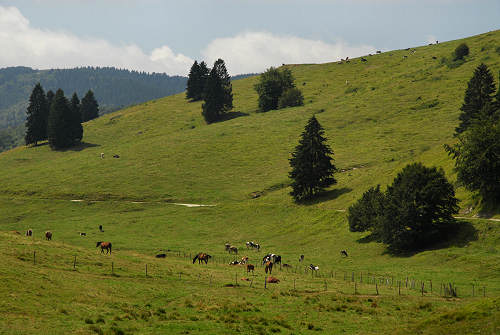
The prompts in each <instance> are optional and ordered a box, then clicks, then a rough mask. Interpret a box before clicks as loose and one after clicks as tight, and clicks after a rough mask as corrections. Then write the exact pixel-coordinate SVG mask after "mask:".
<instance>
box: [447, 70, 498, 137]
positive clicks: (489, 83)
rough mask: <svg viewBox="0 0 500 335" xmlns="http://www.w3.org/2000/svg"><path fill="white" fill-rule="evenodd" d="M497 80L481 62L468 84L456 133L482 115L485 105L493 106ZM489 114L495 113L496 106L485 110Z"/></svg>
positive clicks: (461, 131)
mask: <svg viewBox="0 0 500 335" xmlns="http://www.w3.org/2000/svg"><path fill="white" fill-rule="evenodd" d="M494 93H495V81H494V78H493V75H492V74H491V72H490V70H489V69H488V67H487V66H486V65H485V64H480V65H479V66H478V67H477V68H476V70H475V71H474V75H473V76H472V78H471V79H470V80H469V83H468V84H467V90H466V91H465V97H464V103H463V104H462V107H461V108H460V110H461V111H462V113H461V114H460V116H459V120H460V124H459V126H458V127H457V128H456V129H455V135H458V134H460V133H463V132H464V131H465V130H467V128H468V127H469V126H470V125H471V124H472V122H473V120H474V119H477V118H478V117H479V116H480V113H481V111H483V109H484V108H485V106H490V107H493V106H494V104H493V94H494ZM485 113H486V114H487V115H489V114H492V113H494V108H489V110H485Z"/></svg>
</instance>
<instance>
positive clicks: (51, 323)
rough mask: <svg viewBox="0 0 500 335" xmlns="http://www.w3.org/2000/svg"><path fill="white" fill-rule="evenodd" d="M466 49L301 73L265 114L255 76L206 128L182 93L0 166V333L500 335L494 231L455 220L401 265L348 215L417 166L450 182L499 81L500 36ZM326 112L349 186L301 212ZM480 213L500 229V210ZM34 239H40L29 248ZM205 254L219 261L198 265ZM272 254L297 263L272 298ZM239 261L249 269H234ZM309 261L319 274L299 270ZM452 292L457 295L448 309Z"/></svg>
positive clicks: (498, 237) (499, 262)
mask: <svg viewBox="0 0 500 335" xmlns="http://www.w3.org/2000/svg"><path fill="white" fill-rule="evenodd" d="M465 41H466V43H467V44H468V45H469V47H470V49H471V55H470V58H469V59H467V62H465V63H464V64H462V65H461V66H459V67H455V68H450V67H448V66H447V65H446V64H445V63H443V62H441V61H440V58H441V57H449V56H450V55H451V52H452V51H453V49H454V48H455V47H456V45H458V44H459V43H460V42H461V41H451V42H446V43H440V44H439V45H432V46H425V47H419V48H414V49H415V50H416V52H414V53H409V52H408V51H407V50H396V51H388V52H384V53H382V54H379V55H374V56H371V57H370V56H366V57H365V58H366V59H367V61H366V62H361V61H360V59H352V60H351V62H350V63H348V64H346V63H344V64H338V63H328V64H321V65H288V67H290V69H291V70H292V72H293V74H294V76H295V78H296V84H297V87H299V88H300V89H301V90H302V91H303V93H304V97H305V106H303V107H298V108H288V109H284V110H279V111H270V112H268V113H257V112H256V110H257V96H256V93H255V91H254V90H253V85H254V84H255V83H256V81H257V79H256V78H247V79H244V80H240V81H236V82H234V83H233V92H234V98H235V101H234V105H235V108H234V113H233V114H232V116H233V118H232V119H230V120H227V121H225V122H220V123H216V124H212V125H209V126H207V125H205V124H204V123H203V119H202V117H201V114H200V110H201V104H199V103H187V102H186V101H185V100H184V95H182V94H181V95H177V96H173V97H168V98H165V99H158V100H156V101H151V102H148V103H145V104H142V105H138V106H134V107H131V108H128V109H125V110H122V111H118V112H116V113H113V114H110V115H105V116H103V117H101V118H98V119H96V120H93V121H90V122H88V123H86V124H84V128H85V134H84V142H85V143H84V144H83V145H82V146H81V147H79V148H76V149H72V150H67V151H64V152H53V151H50V149H49V148H48V146H46V145H42V146H39V147H36V148H17V149H14V150H11V151H9V152H5V153H2V154H0V168H1V169H2V171H4V176H3V178H2V179H1V180H0V189H1V190H2V195H1V196H0V208H2V215H1V217H0V230H1V232H0V240H1V241H0V280H1V282H2V285H0V296H2V297H7V298H6V299H5V298H4V299H0V333H6V334H25V333H39V334H54V333H60V334H63V333H74V334H95V333H97V334H155V333H172V334H181V333H182V334H234V333H237V332H239V333H245V334H271V333H283V334H310V333H328V334H332V333H335V334H337V333H345V334H380V333H389V332H392V333H396V334H398V333H400V334H408V333H420V334H445V333H456V334H470V333H474V332H481V333H484V334H495V333H498V331H499V327H500V325H499V321H498V320H500V280H499V279H498V278H500V253H499V249H498V245H499V242H500V225H499V223H498V222H497V221H490V220H485V219H484V220H482V219H463V220H460V221H459V224H458V225H457V227H456V229H454V231H453V232H451V234H450V238H449V239H447V240H443V241H442V243H440V244H439V245H436V246H434V247H433V248H429V249H427V250H422V251H420V252H418V253H415V254H409V255H403V256H393V255H390V254H388V253H386V251H385V246H384V245H381V244H380V243H376V242H374V241H370V240H369V238H368V237H367V236H366V234H362V233H350V232H349V230H348V225H347V221H346V213H345V210H346V209H347V208H348V206H349V205H350V204H352V203H353V201H355V200H356V199H357V198H358V197H359V196H360V195H361V194H362V193H363V192H364V191H365V190H366V189H368V188H369V187H370V186H374V185H376V184H381V185H382V188H385V185H387V184H388V183H390V182H391V181H392V179H393V178H394V176H395V175H396V174H397V172H398V171H399V170H400V169H401V168H402V167H403V166H404V165H406V164H407V163H409V162H413V161H422V162H424V164H426V165H438V166H442V167H443V168H444V169H445V171H446V173H447V177H448V178H450V180H452V181H454V178H455V177H454V175H453V173H452V167H453V162H452V161H451V160H450V159H449V158H448V157H447V155H446V153H445V152H444V150H443V144H444V143H452V142H453V137H452V134H453V130H454V128H455V126H456V125H457V118H458V114H459V107H460V105H461V103H462V99H463V92H464V90H465V87H466V84H467V81H468V80H469V78H470V77H471V76H472V72H473V70H474V68H475V67H476V66H477V65H478V64H479V63H480V62H485V63H486V64H487V65H488V66H489V67H490V69H491V70H492V72H493V73H494V75H495V79H496V80H497V83H498V70H499V69H500V55H499V54H498V53H497V52H496V51H495V50H496V47H497V46H498V45H500V32H499V31H495V32H490V33H486V34H482V35H478V36H475V37H471V38H468V39H466V40H465ZM412 49H413V48H412ZM403 56H407V57H406V58H405V57H403ZM433 57H436V59H433ZM346 80H347V81H348V83H347V84H346ZM313 113H316V116H317V118H318V120H319V122H320V123H321V124H322V125H323V127H324V128H325V135H326V137H327V138H328V139H329V144H330V145H331V147H332V149H333V151H334V153H335V154H334V158H335V164H336V166H337V167H338V168H339V170H342V172H339V173H338V174H337V175H336V179H337V180H338V184H337V185H334V186H333V187H331V189H329V190H328V191H327V192H326V193H325V194H324V195H323V196H322V197H321V198H320V199H318V200H317V201H313V202H310V203H307V204H304V205H297V204H295V203H293V201H292V200H291V197H290V196H289V195H288V193H289V192H290V188H289V187H288V183H289V181H288V178H287V174H288V171H289V166H288V158H289V157H290V152H291V151H292V150H293V148H294V147H295V145H296V144H297V141H298V138H299V135H300V133H301V132H302V130H303V127H304V125H305V122H306V120H307V119H308V118H309V117H310V116H311V115H312V114H313ZM101 152H103V153H104V154H105V155H104V157H103V158H101V156H100V153H101ZM113 155H119V158H113ZM256 194H257V195H259V196H258V197H255V195H256ZM457 194H458V196H459V198H460V199H461V203H460V205H461V208H462V210H461V214H460V215H461V216H471V215H473V214H477V213H478V212H479V210H480V209H479V207H478V206H477V200H475V198H474V197H473V195H471V194H470V193H468V192H466V191H465V190H464V189H462V188H460V187H459V188H458V189H457ZM72 200H81V201H72ZM174 203H188V204H204V205H213V206H211V207H185V206H178V205H175V204H174ZM483 214H488V216H489V217H492V218H497V219H498V218H499V217H500V216H499V211H498V208H496V209H495V208H493V209H489V212H488V213H483ZM99 225H102V226H103V232H100V231H99V228H98V227H99ZM29 228H31V229H33V236H32V237H26V236H24V232H25V231H26V230H27V229H29ZM49 230H50V231H51V232H52V233H53V236H52V240H51V241H46V240H45V238H44V233H45V231H49ZM13 231H19V232H20V234H16V233H14V232H13ZM80 232H85V236H81V235H80V234H79V233H80ZM98 241H110V242H112V244H113V252H112V254H111V255H106V254H101V250H100V248H96V242H98ZM247 241H255V242H257V243H259V244H260V246H261V250H260V252H257V251H256V250H247V248H246V246H245V242H247ZM225 243H229V244H230V245H233V246H235V247H237V248H238V255H230V254H229V253H228V252H227V251H225ZM341 250H346V251H347V252H348V257H343V256H341V255H340V251H341ZM34 252H35V260H33V253H34ZM199 252H206V253H208V254H210V255H212V256H213V259H211V260H210V261H209V263H208V264H207V265H205V264H200V265H199V264H198V262H196V263H195V264H193V263H192V257H194V255H195V254H197V253H199ZM268 252H272V253H276V254H279V255H281V256H282V258H283V263H287V264H290V265H292V269H288V270H285V269H284V268H282V269H279V266H278V267H275V268H274V269H273V273H272V276H273V277H276V278H278V279H279V280H280V282H279V283H278V284H267V288H264V279H265V273H264V268H263V267H262V266H261V261H262V257H263V255H265V254H266V253H268ZM158 253H165V254H166V257H165V258H164V259H157V258H155V255H156V254H158ZM301 254H304V255H305V259H304V262H303V263H299V261H298V260H299V256H300V255H301ZM75 256H76V262H75ZM243 256H248V257H249V263H250V264H254V265H255V274H247V272H246V269H245V268H244V267H243V266H229V265H228V263H229V262H230V261H232V260H236V259H241V257H243ZM146 264H147V266H148V276H146ZM309 264H314V265H315V266H318V267H319V271H318V273H317V276H313V275H311V272H310V271H309V272H306V271H305V270H304V267H307V266H309ZM361 276H363V281H362V280H361ZM353 277H354V280H353ZM241 278H250V281H243V280H241ZM389 278H390V279H391V281H390V284H389V283H388V280H389ZM406 278H409V279H410V280H414V281H415V283H416V284H414V285H415V288H413V289H412V288H408V287H407V283H406ZM377 280H378V281H377ZM402 281H405V285H404V288H403V289H402V290H401V295H400V294H399V287H397V285H398V284H397V283H398V282H402ZM429 281H432V283H433V290H432V292H431V291H430V282H429ZM375 283H376V285H375ZM421 283H425V288H424V294H423V296H422V292H421V290H420V288H421V286H419V285H420V284H421ZM443 283H452V284H453V285H455V286H456V287H457V288H458V297H456V298H455V297H453V298H452V297H443V294H441V293H440V292H439V290H440V287H441V286H440V284H443ZM250 285H251V286H250ZM472 285H474V289H475V291H474V296H473V295H472V292H473V291H472ZM377 289H378V290H379V294H378V295H377V294H376V293H377ZM483 290H484V291H483Z"/></svg>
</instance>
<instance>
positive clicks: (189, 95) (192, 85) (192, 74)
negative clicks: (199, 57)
mask: <svg viewBox="0 0 500 335" xmlns="http://www.w3.org/2000/svg"><path fill="white" fill-rule="evenodd" d="M199 73H200V66H199V65H198V61H194V63H193V66H191V69H190V70H189V75H188V80H187V87H186V99H191V100H193V101H195V100H196V96H197V94H198V91H197V86H198V84H199Z"/></svg>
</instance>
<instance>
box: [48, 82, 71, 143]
mask: <svg viewBox="0 0 500 335" xmlns="http://www.w3.org/2000/svg"><path fill="white" fill-rule="evenodd" d="M72 131H73V127H72V113H71V108H70V104H69V102H68V99H66V97H65V96H64V92H63V90H61V89H58V90H57V92H56V94H55V95H54V98H53V100H52V105H51V106H50V113H49V122H48V127H47V133H48V137H49V145H50V147H51V148H52V149H53V150H58V149H64V148H68V147H70V146H71V145H73V143H74V139H73V134H72Z"/></svg>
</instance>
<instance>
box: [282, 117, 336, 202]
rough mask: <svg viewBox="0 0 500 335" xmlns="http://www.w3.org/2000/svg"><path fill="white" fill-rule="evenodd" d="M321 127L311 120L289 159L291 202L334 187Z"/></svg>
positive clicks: (309, 197)
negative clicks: (292, 199)
mask: <svg viewBox="0 0 500 335" xmlns="http://www.w3.org/2000/svg"><path fill="white" fill-rule="evenodd" d="M323 135H324V130H323V127H321V125H320V124H319V122H318V120H317V119H316V117H315V116H313V117H311V118H310V119H309V121H308V122H307V125H306V127H305V129H304V132H303V133H302V135H301V138H300V140H299V144H298V145H297V146H296V147H295V151H294V152H293V153H292V158H290V160H289V161H290V166H291V168H292V170H291V171H290V173H289V177H290V178H291V179H292V180H293V181H292V189H293V190H292V192H291V193H290V194H291V195H292V196H293V198H294V199H295V201H302V200H307V199H311V198H312V197H314V196H315V195H316V194H318V193H320V192H321V191H323V190H324V189H325V188H327V187H328V186H330V185H333V184H336V183H337V181H336V180H335V178H334V177H333V173H334V172H336V171H337V168H336V167H335V165H333V163H332V157H331V155H333V151H332V150H331V149H330V147H329V146H328V145H327V144H326V138H325V137H324V136H323Z"/></svg>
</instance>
